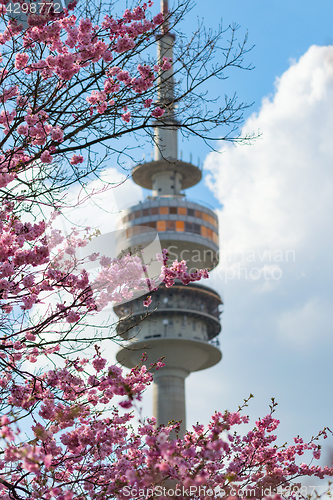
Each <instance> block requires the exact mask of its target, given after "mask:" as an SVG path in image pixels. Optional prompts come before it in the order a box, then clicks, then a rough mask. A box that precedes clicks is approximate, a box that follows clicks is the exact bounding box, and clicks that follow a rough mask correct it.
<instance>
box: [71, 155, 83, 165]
mask: <svg viewBox="0 0 333 500" xmlns="http://www.w3.org/2000/svg"><path fill="white" fill-rule="evenodd" d="M83 161H84V158H83V156H81V155H73V156H72V158H71V159H70V164H71V165H78V164H79V163H83Z"/></svg>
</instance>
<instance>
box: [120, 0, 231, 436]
mask: <svg viewBox="0 0 333 500" xmlns="http://www.w3.org/2000/svg"><path fill="white" fill-rule="evenodd" d="M161 3H162V12H163V13H164V16H165V18H166V19H167V18H168V2H167V0H162V2H161ZM157 40H158V41H157V43H158V60H159V61H162V60H163V57H167V58H168V59H169V60H170V61H173V45H174V41H175V35H173V34H172V33H170V31H169V25H168V22H167V21H166V22H165V23H164V26H163V29H162V32H161V34H160V35H158V37H157ZM158 89H159V90H158V98H157V102H158V105H160V106H161V107H163V108H164V109H165V113H164V115H163V117H162V118H161V119H159V120H156V122H155V123H154V135H155V151H154V160H153V161H149V162H145V163H142V164H140V165H137V166H135V167H134V168H133V171H132V178H133V180H134V182H135V183H136V184H138V185H139V186H141V187H143V188H146V189H149V190H152V195H151V196H148V198H147V199H146V200H145V201H144V202H143V203H140V204H138V205H135V206H133V207H131V208H129V209H127V210H125V211H123V213H122V218H121V221H120V222H121V225H122V228H123V230H122V231H121V232H120V234H121V237H120V239H119V241H118V242H117V248H118V251H119V252H120V251H121V250H127V249H133V248H137V247H138V246H140V245H141V246H146V247H147V246H149V245H150V244H151V243H152V242H153V240H154V238H155V236H156V231H157V234H158V237H159V240H160V244H161V246H162V248H167V249H168V251H169V254H170V261H171V262H172V261H173V260H175V259H176V258H177V259H178V260H179V261H180V260H183V259H184V260H186V261H187V265H188V268H189V270H191V269H192V270H196V269H200V268H208V269H213V268H214V267H216V265H217V264H218V249H219V246H218V219H217V216H216V214H215V213H214V212H213V211H212V210H210V209H209V208H207V207H206V206H203V205H201V204H199V203H195V202H192V201H188V200H187V198H186V196H185V194H184V193H183V190H185V189H187V188H190V187H192V186H195V185H196V184H198V183H199V182H200V180H201V177H202V174H201V170H200V168H199V167H197V166H195V165H193V164H192V163H188V162H184V161H182V160H179V159H178V144H177V129H178V126H179V122H178V121H177V119H176V116H175V106H174V79H173V68H172V67H171V68H170V69H168V70H166V71H163V72H162V73H161V74H160V76H159V80H158ZM200 283H201V282H200ZM221 304H222V301H221V299H220V296H219V295H218V293H217V292H215V291H214V290H212V289H211V288H209V287H207V286H203V285H202V284H189V285H187V286H185V285H183V284H182V283H176V284H175V285H174V286H173V287H171V288H166V287H165V286H164V285H161V286H160V287H159V288H158V290H157V291H156V292H154V293H152V303H151V305H150V306H149V310H150V311H154V310H155V308H156V311H154V312H153V313H152V314H151V315H150V316H149V317H147V318H145V319H144V320H143V321H142V322H140V320H141V319H142V317H143V316H144V314H145V312H146V311H144V308H143V298H142V297H140V298H137V299H134V300H132V301H130V302H127V303H125V304H120V305H116V306H115V307H114V311H115V313H116V314H117V315H118V317H119V320H120V321H119V325H118V327H117V331H118V333H119V334H120V335H121V336H122V337H123V339H125V340H127V341H128V342H127V344H126V345H125V346H124V347H123V348H121V349H120V350H119V351H118V353H117V360H118V361H119V362H120V363H121V364H122V365H123V366H125V367H127V368H132V367H134V366H136V365H137V364H138V363H139V362H140V359H141V356H142V353H143V352H146V354H147V355H148V359H147V366H149V364H150V363H153V362H156V361H157V360H158V359H159V358H161V357H163V356H164V360H163V361H164V363H165V366H164V367H163V368H161V369H160V370H158V371H156V372H155V373H154V382H153V415H154V416H155V417H156V419H157V425H160V424H165V425H166V424H168V422H169V421H172V420H175V421H181V434H183V433H184V432H185V430H186V412H185V379H186V377H187V376H188V375H189V374H190V373H191V372H193V371H199V370H204V369H205V368H209V367H211V366H214V365H215V364H216V363H218V362H219V361H220V359H221V357H222V355H221V351H220V349H219V347H218V341H217V340H216V337H217V335H218V334H219V333H220V330H221V325H220V321H219V315H220V310H219V308H220V305H221ZM202 397H204V394H203V395H202Z"/></svg>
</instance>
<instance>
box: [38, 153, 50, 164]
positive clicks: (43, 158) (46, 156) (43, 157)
mask: <svg viewBox="0 0 333 500" xmlns="http://www.w3.org/2000/svg"><path fill="white" fill-rule="evenodd" d="M40 159H41V161H42V162H43V163H52V161H53V158H52V156H51V155H50V152H49V151H44V153H42V154H41V156H40Z"/></svg>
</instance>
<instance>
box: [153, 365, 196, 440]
mask: <svg viewBox="0 0 333 500" xmlns="http://www.w3.org/2000/svg"><path fill="white" fill-rule="evenodd" d="M188 375H189V372H188V371H186V370H182V369H175V368H174V369H170V368H169V369H165V368H164V369H162V370H159V371H158V372H156V373H155V374H154V382H153V415H154V417H155V418H156V423H157V426H159V425H161V424H164V425H167V423H168V422H171V420H175V421H180V422H181V424H180V435H183V434H184V433H185V431H186V408H185V378H186V377H187V376H188Z"/></svg>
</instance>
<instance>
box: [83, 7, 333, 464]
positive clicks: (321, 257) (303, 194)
mask: <svg viewBox="0 0 333 500" xmlns="http://www.w3.org/2000/svg"><path fill="white" fill-rule="evenodd" d="M120 4H121V2H119V4H118V6H119V7H120ZM155 7H156V8H157V6H155ZM197 16H199V17H204V19H205V25H206V26H207V27H212V28H214V27H216V25H217V23H218V20H219V18H220V17H223V19H224V23H225V24H229V23H232V22H237V23H238V24H240V25H241V28H240V31H239V33H240V36H241V35H242V34H244V33H245V32H246V31H248V32H249V45H255V47H254V49H253V51H252V52H251V53H250V54H248V62H249V63H252V64H253V65H254V66H255V69H254V70H253V71H251V72H241V71H234V72H232V74H231V75H230V80H229V81H228V83H227V84H226V85H225V84H223V86H221V88H218V87H217V86H215V87H212V88H210V89H209V90H210V91H212V92H219V93H221V95H223V94H224V93H225V92H226V91H227V92H228V93H232V92H233V91H234V90H236V91H237V93H238V95H239V98H240V100H242V101H247V102H252V101H254V105H253V107H252V108H251V109H250V110H249V111H248V112H247V113H246V115H245V123H244V130H246V131H248V132H251V131H253V130H258V129H260V132H261V133H262V136H261V138H260V139H258V140H257V141H256V142H255V144H253V145H252V146H242V147H234V146H228V145H225V144H221V145H219V146H218V149H220V154H217V153H216V154H214V153H213V154H209V150H208V148H207V147H206V146H205V145H204V144H203V143H198V141H189V142H188V143H184V144H182V145H181V146H180V149H182V150H183V152H184V153H183V156H184V157H186V156H189V153H190V152H192V153H193V158H197V157H198V156H200V158H201V159H202V161H204V172H205V181H202V182H201V184H200V185H198V186H196V187H195V188H192V189H191V190H189V191H188V197H190V198H192V199H193V198H194V199H197V200H203V201H205V202H208V203H209V204H210V205H214V206H215V208H216V209H217V210H218V213H219V223H220V247H221V263H220V266H219V268H218V269H217V270H216V271H214V273H213V274H212V277H211V281H210V283H208V282H207V284H210V285H211V286H213V287H214V288H215V289H217V290H218V291H219V293H220V294H221V296H222V297H223V300H224V304H225V305H224V313H223V315H222V325H223V331H222V334H221V336H220V343H221V349H222V352H223V360H222V361H221V362H220V363H219V364H218V365H217V366H216V367H214V368H211V369H209V370H206V371H205V372H202V373H197V374H191V376H190V377H189V379H188V381H187V412H188V425H190V424H193V423H195V422H196V421H201V422H203V423H207V422H208V419H209V416H210V415H212V414H213V413H214V411H215V410H220V411H223V410H224V409H226V408H228V409H229V410H235V409H237V407H238V405H239V404H241V403H242V401H243V399H244V398H246V397H247V396H248V395H249V393H250V392H251V393H253V394H254V395H255V399H254V400H253V401H252V402H251V404H250V407H249V410H248V412H249V414H250V416H251V417H252V419H253V420H252V421H254V420H255V419H256V418H258V417H259V416H264V415H265V414H266V412H267V410H268V405H269V403H270V398H271V397H275V398H276V400H277V401H278V402H279V407H278V411H277V418H279V419H280V420H281V431H280V433H279V435H280V442H284V441H285V440H289V441H290V440H291V439H292V437H293V436H295V435H297V434H300V435H302V436H303V437H304V438H305V439H309V438H311V436H312V435H314V434H315V433H316V432H317V431H319V430H320V429H322V428H323V427H324V426H327V425H328V426H331V427H333V425H332V414H333V411H332V410H333V404H332V401H333V398H332V381H333V366H332V365H333V364H332V352H333V340H332V330H333V328H332V326H333V325H332V312H331V311H332V310H333V294H332V278H333V276H332V274H333V273H332V271H333V266H332V259H331V252H332V244H333V238H332V235H333V231H332V229H333V228H332V219H331V214H332V212H333V201H332V200H333V199H332V192H333V170H332V164H333V152H332V123H333V47H329V45H330V44H332V43H333V2H332V1H331V0H330V1H328V0H327V1H323V0H319V1H318V2H316V4H315V3H314V2H310V1H302V2H301V1H298V0H293V1H290V0H289V1H284V0H280V1H275V0H270V1H269V2H268V1H267V0H265V1H259V0H253V1H252V2H245V0H235V1H233V2H221V1H217V0H206V2H203V1H202V0H200V1H198V2H197V5H196V6H195V7H194V8H193V10H192V12H191V13H190V14H189V15H188V17H187V19H186V22H184V30H185V31H186V32H187V33H188V34H190V33H191V27H192V26H193V23H195V22H196V21H195V20H196V17H197ZM107 175H108V176H110V178H116V177H117V176H119V174H117V173H116V170H115V169H114V168H113V166H110V169H109V171H108V174H107ZM113 195H115V203H116V205H117V204H118V206H119V205H120V202H121V201H123V200H124V199H127V201H128V203H127V204H129V201H131V202H133V203H134V202H135V201H137V200H139V199H140V198H141V199H142V197H143V196H144V193H142V192H141V190H140V188H138V186H135V185H134V184H133V183H132V182H131V181H128V182H127V183H126V184H125V185H124V186H122V187H121V188H118V190H115V192H114V193H112V196H113ZM222 205H223V209H221V207H222ZM81 210H83V211H80V210H79V213H78V217H79V214H81V216H82V215H83V214H84V213H85V214H88V213H89V215H90V218H91V220H90V223H91V225H93V224H94V221H95V220H99V222H100V228H101V230H102V232H103V231H104V232H107V231H110V230H112V227H111V226H112V225H113V222H112V221H110V216H109V215H108V214H105V215H104V216H103V214H100V215H96V212H95V210H96V208H94V207H91V209H89V212H88V211H87V210H86V209H83V208H82V209H81ZM87 222H89V220H87ZM288 252H289V253H288ZM277 256H278V257H277ZM251 273H252V274H251ZM115 350H116V348H115V346H110V351H109V356H110V359H114V358H112V357H113V355H114V352H115ZM150 412H151V391H148V392H147V395H146V397H145V399H144V408H143V413H144V414H149V413H150ZM327 441H329V440H327ZM332 448H333V445H332V439H331V440H330V443H329V442H328V443H327V444H326V447H325V450H324V454H323V459H322V461H321V464H322V465H325V464H327V462H328V456H329V453H330V451H329V450H330V449H332Z"/></svg>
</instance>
